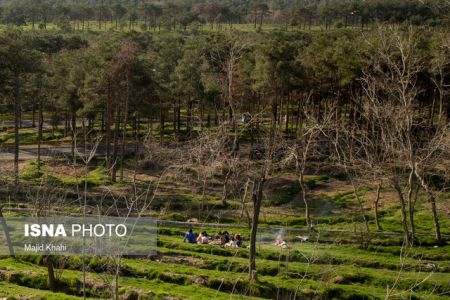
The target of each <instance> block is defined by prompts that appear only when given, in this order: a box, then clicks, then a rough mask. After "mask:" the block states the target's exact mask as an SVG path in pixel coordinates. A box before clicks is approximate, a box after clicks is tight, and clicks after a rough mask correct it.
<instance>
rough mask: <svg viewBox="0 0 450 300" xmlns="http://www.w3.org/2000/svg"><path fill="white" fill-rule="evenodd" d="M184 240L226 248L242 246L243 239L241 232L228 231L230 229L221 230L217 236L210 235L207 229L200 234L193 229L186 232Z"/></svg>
mask: <svg viewBox="0 0 450 300" xmlns="http://www.w3.org/2000/svg"><path fill="white" fill-rule="evenodd" d="M183 242H188V243H191V244H214V245H220V246H222V247H225V248H241V247H242V243H243V239H242V236H241V235H240V234H232V233H228V231H224V232H219V233H218V234H217V235H216V236H214V237H210V236H208V234H207V233H206V231H202V232H201V233H200V234H199V235H198V236H197V235H196V234H195V233H194V232H193V230H192V229H189V231H187V232H186V234H185V235H184V239H183Z"/></svg>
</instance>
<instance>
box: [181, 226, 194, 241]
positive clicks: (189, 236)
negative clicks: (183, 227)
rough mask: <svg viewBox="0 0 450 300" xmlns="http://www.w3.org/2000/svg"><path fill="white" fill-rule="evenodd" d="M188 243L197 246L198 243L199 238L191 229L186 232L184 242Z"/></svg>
mask: <svg viewBox="0 0 450 300" xmlns="http://www.w3.org/2000/svg"><path fill="white" fill-rule="evenodd" d="M186 241H187V242H188V243H191V244H195V243H197V237H196V236H195V234H194V233H193V232H192V228H191V229H189V231H188V232H186V234H185V235H184V239H183V242H186Z"/></svg>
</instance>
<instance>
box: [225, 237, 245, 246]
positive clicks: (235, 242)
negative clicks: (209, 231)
mask: <svg viewBox="0 0 450 300" xmlns="http://www.w3.org/2000/svg"><path fill="white" fill-rule="evenodd" d="M241 247H242V237H241V235H240V234H235V235H233V236H232V238H231V241H230V242H228V243H226V244H225V248H241Z"/></svg>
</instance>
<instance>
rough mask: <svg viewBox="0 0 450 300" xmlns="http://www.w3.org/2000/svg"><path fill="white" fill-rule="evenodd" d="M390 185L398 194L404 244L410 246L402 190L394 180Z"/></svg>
mask: <svg viewBox="0 0 450 300" xmlns="http://www.w3.org/2000/svg"><path fill="white" fill-rule="evenodd" d="M392 184H393V185H394V189H395V190H396V191H397V194H398V200H399V203H400V211H401V213H402V225H403V232H404V234H405V239H406V243H407V244H408V245H411V237H410V234H409V229H408V222H407V216H406V209H405V200H404V198H403V192H402V188H401V187H400V184H399V182H398V181H397V179H395V178H394V179H392Z"/></svg>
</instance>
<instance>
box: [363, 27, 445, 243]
mask: <svg viewBox="0 0 450 300" xmlns="http://www.w3.org/2000/svg"><path fill="white" fill-rule="evenodd" d="M368 46H369V48H370V50H369V51H373V57H374V58H373V63H372V65H373V70H372V71H371V72H370V73H369V72H367V73H366V74H365V75H364V76H363V78H362V83H363V88H364V91H365V96H366V98H367V103H366V107H365V112H366V118H367V122H368V124H370V125H371V126H372V128H369V129H370V130H371V131H372V132H371V134H372V135H378V136H379V138H378V139H377V142H379V143H381V145H380V149H382V151H384V152H385V158H386V159H385V161H384V164H383V166H382V168H383V170H384V173H385V174H387V175H388V177H389V180H390V182H391V184H392V185H393V187H394V189H395V190H396V191H397V194H398V199H399V204H400V209H401V214H402V224H403V228H404V232H405V236H406V238H407V240H408V242H409V243H412V236H411V234H410V229H409V227H408V214H407V207H406V203H408V207H409V208H410V209H411V211H410V214H409V218H410V220H409V221H410V223H411V222H413V219H412V218H411V217H412V216H413V205H412V203H413V201H414V200H413V194H414V193H413V192H414V189H415V185H416V184H417V182H416V181H417V180H419V182H420V185H421V186H422V187H423V188H424V189H425V191H427V190H428V191H429V190H430V188H429V186H428V185H427V184H426V182H425V180H424V176H423V174H422V172H423V171H422V170H424V168H426V167H430V166H431V165H430V163H431V158H432V157H436V155H437V154H438V153H442V154H443V153H444V152H443V151H442V150H443V149H442V145H443V142H444V137H445V136H446V135H447V134H446V132H447V131H448V128H447V127H446V126H445V125H442V124H441V125H439V126H437V127H427V126H426V124H424V123H423V119H421V118H420V116H417V115H416V114H415V109H414V108H415V106H416V105H417V102H418V96H419V95H420V93H421V90H420V89H419V87H418V85H417V76H418V74H419V73H420V72H421V71H423V69H424V58H423V55H421V53H420V51H419V37H418V32H417V29H414V28H412V27H408V28H407V29H401V28H399V27H398V26H382V27H379V28H378V29H377V30H376V38H375V40H373V41H371V40H368ZM369 129H368V130H369ZM403 170H408V171H407V173H408V174H407V176H406V177H407V179H406V180H405V184H406V192H405V191H403V187H402V186H403V184H402V183H401V182H402V178H403V175H406V174H404V173H405V172H404V171H403ZM416 179H417V180H416ZM428 195H429V196H428V200H429V203H430V205H431V212H432V214H433V222H434V229H435V235H436V240H437V241H438V242H440V241H441V233H440V226H439V218H438V213H437V209H436V201H435V197H433V196H432V193H431V192H428Z"/></svg>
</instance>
